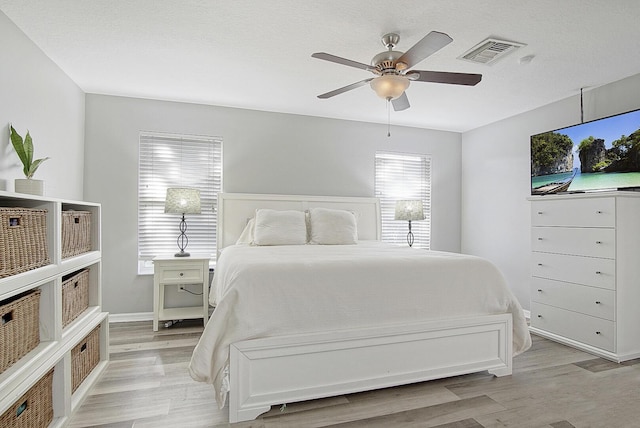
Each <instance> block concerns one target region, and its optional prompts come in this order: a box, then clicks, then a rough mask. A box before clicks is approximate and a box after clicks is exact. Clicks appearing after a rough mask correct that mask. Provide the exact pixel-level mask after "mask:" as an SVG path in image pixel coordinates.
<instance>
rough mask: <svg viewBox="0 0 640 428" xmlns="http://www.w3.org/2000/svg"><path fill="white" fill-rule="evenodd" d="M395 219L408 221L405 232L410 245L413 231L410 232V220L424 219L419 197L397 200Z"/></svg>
mask: <svg viewBox="0 0 640 428" xmlns="http://www.w3.org/2000/svg"><path fill="white" fill-rule="evenodd" d="M395 219H396V220H408V221H409V233H408V234H407V243H408V244H409V246H410V247H411V246H412V245H413V232H411V221H412V220H424V209H423V207H422V201H421V200H419V199H414V200H403V201H397V202H396V215H395Z"/></svg>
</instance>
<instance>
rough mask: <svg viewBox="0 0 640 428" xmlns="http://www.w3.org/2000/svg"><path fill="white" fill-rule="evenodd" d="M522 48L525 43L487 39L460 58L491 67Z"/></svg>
mask: <svg viewBox="0 0 640 428" xmlns="http://www.w3.org/2000/svg"><path fill="white" fill-rule="evenodd" d="M522 46H525V45H524V44H523V43H516V42H508V41H506V40H497V39H487V40H485V41H483V42H481V43H479V44H478V45H476V46H474V47H473V48H471V49H469V50H468V51H467V53H465V54H464V55H462V56H460V57H458V58H459V59H464V60H466V61H471V62H475V63H480V64H487V65H491V64H493V63H495V62H496V61H498V60H499V59H501V58H503V57H505V56H506V55H508V54H509V53H511V52H513V51H515V50H516V49H518V48H520V47H522Z"/></svg>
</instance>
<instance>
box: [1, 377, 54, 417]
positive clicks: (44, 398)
mask: <svg viewBox="0 0 640 428" xmlns="http://www.w3.org/2000/svg"><path fill="white" fill-rule="evenodd" d="M52 388H53V369H51V370H49V373H47V374H46V375H44V376H43V377H42V378H41V379H40V380H39V381H38V382H36V384H35V385H33V386H32V387H31V389H29V390H28V391H27V392H26V393H25V394H24V395H23V396H22V397H20V398H19V399H18V401H16V402H15V403H13V405H12V406H11V407H10V408H9V409H8V410H7V411H6V412H4V413H3V414H2V415H0V427H2V428H46V427H48V426H49V424H50V423H51V421H52V420H53V392H52Z"/></svg>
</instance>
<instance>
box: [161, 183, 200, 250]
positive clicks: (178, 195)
mask: <svg viewBox="0 0 640 428" xmlns="http://www.w3.org/2000/svg"><path fill="white" fill-rule="evenodd" d="M164 212H165V213H167V214H182V221H180V235H178V239H177V241H176V242H177V243H178V248H179V249H180V252H179V253H176V254H175V256H176V257H189V253H187V252H185V251H184V249H185V248H187V245H188V244H189V238H187V234H186V233H185V232H186V231H187V222H186V221H185V219H184V215H185V214H200V190H198V189H193V188H189V187H170V188H168V189H167V198H166V199H165V202H164Z"/></svg>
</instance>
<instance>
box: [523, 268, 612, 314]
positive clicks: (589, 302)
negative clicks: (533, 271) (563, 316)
mask: <svg viewBox="0 0 640 428" xmlns="http://www.w3.org/2000/svg"><path fill="white" fill-rule="evenodd" d="M615 298H616V292H615V291H613V290H605V289H604V288H597V287H587V286H586V285H578V284H572V283H570V282H560V281H553V280H550V279H542V278H536V277H534V278H533V281H532V282H531V300H532V301H533V302H536V303H543V304H545V305H550V306H555V307H557V308H562V309H569V310H571V311H574V312H580V313H583V314H587V315H591V316H594V317H598V318H604V319H608V320H610V321H615V313H616V312H615Z"/></svg>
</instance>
